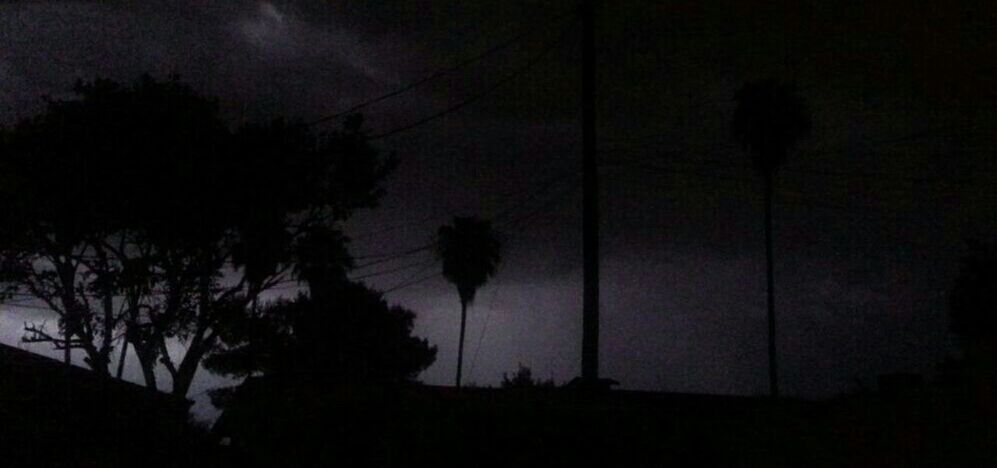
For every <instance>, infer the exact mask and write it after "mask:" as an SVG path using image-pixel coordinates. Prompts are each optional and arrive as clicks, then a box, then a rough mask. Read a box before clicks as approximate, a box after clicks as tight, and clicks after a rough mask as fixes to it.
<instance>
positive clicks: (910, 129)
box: [0, 0, 997, 398]
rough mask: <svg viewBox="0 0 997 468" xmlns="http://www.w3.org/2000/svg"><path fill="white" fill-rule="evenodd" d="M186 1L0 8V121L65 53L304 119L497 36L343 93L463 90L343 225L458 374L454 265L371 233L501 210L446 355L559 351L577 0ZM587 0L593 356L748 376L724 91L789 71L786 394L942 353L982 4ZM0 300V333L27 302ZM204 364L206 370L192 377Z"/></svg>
mask: <svg viewBox="0 0 997 468" xmlns="http://www.w3.org/2000/svg"><path fill="white" fill-rule="evenodd" d="M201 3H202V2H193V1H190V2H188V1H170V2H165V1H150V2H140V3H135V2H120V5H118V4H116V2H102V3H101V4H96V3H88V2H24V3H14V4H11V3H6V4H4V5H2V6H0V119H2V122H3V123H4V124H9V123H11V122H13V121H15V120H16V119H18V118H22V117H26V116H29V115H32V114H33V113H36V112H38V111H40V110H41V109H42V108H43V106H44V101H43V100H42V99H41V96H45V95H48V96H53V97H64V96H66V91H67V90H68V89H69V88H70V86H71V85H72V83H73V81H74V80H76V79H78V78H83V79H92V78H93V77H95V76H102V77H109V78H113V79H117V80H122V81H131V80H134V79H135V78H136V77H137V76H138V75H139V74H141V73H143V72H148V73H150V74H152V75H153V76H156V77H166V76H168V75H170V74H178V75H180V77H181V79H182V80H183V81H185V82H188V83H190V84H191V85H193V86H194V87H195V88H196V89H198V90H200V91H202V92H204V93H206V94H209V95H213V96H217V97H219V98H220V100H221V102H222V105H223V109H224V112H225V114H226V116H227V117H228V118H229V119H230V120H232V121H233V122H239V121H245V120H258V119H262V118H267V117H269V116H272V115H274V114H282V115H285V116H288V117H292V118H301V119H304V120H306V121H313V120H316V119H318V118H320V117H323V116H327V115H330V114H335V113H337V112H340V111H343V110H345V109H348V108H350V107H351V106H353V105H355V104H358V103H362V102H364V101H366V100H369V99H371V98H375V97H377V96H380V95H383V94H385V93H388V92H391V91H393V90H396V89H399V88H400V87H403V86H405V85H407V84H409V83H412V82H415V81H417V80H420V79H421V78H423V77H426V76H429V75H432V74H434V73H436V72H438V71H439V70H443V69H447V68H450V67H453V66H454V65H455V64H458V63H462V62H464V61H466V60H467V59H470V58H472V57H474V56H476V55H477V54H479V53H481V52H482V51H485V50H488V49H489V48H491V47H493V46H495V45H496V44H503V43H508V46H506V47H504V48H500V49H499V50H497V51H494V52H493V53H490V54H488V55H487V56H486V57H484V58H482V59H481V60H478V61H474V62H473V63H468V64H466V65H465V66H462V67H459V69H457V70H454V71H452V72H449V73H446V74H443V75H442V76H439V77H438V78H436V79H433V80H430V81H428V82H426V83H424V84H422V85H420V86H417V87H415V88H412V89H410V90H408V91H406V92H404V93H401V94H399V95H398V96H396V97H393V98H390V99H386V100H383V101H381V102H378V103H375V104H372V105H370V106H367V107H365V108H364V109H363V112H364V113H365V114H366V116H367V126H368V128H369V129H370V132H371V134H372V135H379V134H383V133H385V132H390V131H391V130H393V129H398V128H400V127H404V126H408V124H411V123H415V122H418V121H420V120H422V119H424V118H426V117H429V116H432V115H434V114H436V113H439V112H441V111H444V110H445V109H448V108H450V107H451V106H454V105H457V104H460V103H462V102H464V101H466V100H468V99H473V100H474V101H473V102H472V103H471V104H469V105H466V106H464V107H461V108H460V109H458V110H456V111H454V112H450V113H446V114H445V115H443V116H442V117H440V118H437V119H433V120H430V121H428V122H426V123H423V124H420V125H417V126H415V127H413V128H411V129H409V130H406V131H403V132H398V133H393V134H391V135H388V136H386V137H383V138H379V139H377V140H376V145H377V146H378V147H379V148H381V149H383V150H384V151H386V152H389V151H396V152H397V154H398V157H399V159H400V161H401V166H400V167H399V169H398V171H397V172H396V173H395V174H394V175H393V176H392V177H391V178H390V179H389V180H388V182H387V185H386V188H387V190H388V193H387V196H386V197H385V198H384V199H383V203H382V206H381V207H380V208H378V209H376V210H373V211H368V212H364V213H361V214H360V215H359V216H357V217H356V218H354V219H352V220H350V221H349V223H348V225H347V231H348V232H349V233H350V234H351V236H352V238H353V243H352V247H351V248H352V251H353V253H354V254H355V255H357V256H358V257H359V260H358V263H359V264H364V263H371V262H373V261H377V260H385V261H382V262H378V263H376V264H374V265H370V266H368V267H366V268H363V269H360V270H357V271H356V272H355V274H354V276H355V277H358V278H359V277H365V279H364V280H365V281H367V282H368V283H369V284H371V285H374V286H376V287H378V288H380V289H382V290H391V292H389V293H388V296H387V297H388V298H389V300H390V301H392V302H396V303H399V304H403V305H405V306H407V307H409V308H411V309H413V310H415V311H416V312H417V313H418V319H417V325H416V333H417V334H419V335H421V336H424V337H427V338H428V339H429V340H430V341H431V342H432V343H433V344H435V345H437V346H438V347H439V353H438V358H437V362H436V364H434V365H433V366H432V367H431V368H429V369H428V370H427V371H426V372H425V373H424V374H423V375H422V376H421V378H422V380H423V381H424V382H427V383H434V384H450V383H452V379H453V371H454V366H455V360H456V342H457V329H458V327H459V302H458V300H457V294H456V290H455V288H453V287H451V286H450V285H448V284H447V283H446V282H445V281H444V280H443V279H442V278H441V277H440V276H438V275H437V276H433V274H434V273H438V272H439V271H440V266H439V264H438V263H435V262H434V261H433V256H432V251H430V250H425V249H423V250H419V251H417V252H415V253H413V254H410V255H401V256H396V255H390V254H394V253H398V252H405V251H408V250H410V249H414V248H416V247H420V246H423V245H425V244H426V243H427V242H429V241H431V240H432V237H433V236H434V234H435V231H436V228H437V227H438V226H439V225H441V224H442V223H445V222H447V221H448V220H449V219H450V218H451V217H452V216H453V215H469V214H478V215H481V216H485V217H490V218H493V219H494V220H495V224H496V226H497V227H498V229H499V230H500V231H501V232H502V234H503V239H504V241H505V252H504V259H503V262H502V264H501V266H500V269H499V273H498V275H497V276H496V277H495V278H494V279H493V280H492V281H491V282H490V283H488V285H486V286H485V287H484V288H483V289H482V290H481V291H479V293H478V295H477V300H476V302H475V303H474V306H473V308H472V309H471V311H470V313H469V319H468V327H469V328H468V335H467V336H468V338H467V344H466V353H465V359H466V361H465V367H464V369H465V377H464V379H465V382H475V383H478V384H481V385H488V384H491V385H494V384H496V383H497V382H498V381H499V380H500V379H501V376H502V373H503V372H512V371H514V370H515V369H516V365H517V363H522V364H523V365H527V366H530V367H531V368H532V369H533V371H534V375H536V376H539V377H542V378H547V377H553V378H554V379H555V380H556V381H558V382H564V381H567V380H570V379H571V378H572V377H575V376H577V375H578V374H579V365H580V349H581V297H582V296H581V263H582V262H581V196H580V185H581V184H580V178H579V177H577V176H578V174H579V171H580V169H581V144H580V140H579V139H580V125H579V117H580V102H579V97H580V86H581V80H580V48H579V27H578V23H577V21H574V20H573V18H572V17H570V16H567V17H566V16H565V14H566V13H568V12H570V11H571V9H572V6H573V4H574V2H572V1H556V2H536V1H526V0H522V1H513V2H499V1H494V2H485V1H481V2H471V1H458V0H434V1H432V2H430V1H412V0H404V1H383V2H345V1H344V2H334V1H305V0H300V1H285V2H277V1H275V2H259V1H236V0H229V1H218V2H211V3H212V6H210V7H204V6H201ZM604 3H605V5H604V7H603V8H602V10H601V12H600V17H599V20H598V21H599V27H598V31H597V43H598V48H599V50H598V73H597V87H598V88H597V89H598V91H597V99H598V117H597V118H598V131H599V147H600V158H601V161H602V163H603V165H604V167H603V168H602V170H601V172H600V174H601V177H602V179H601V184H602V193H601V196H602V212H603V218H602V239H601V245H602V266H603V268H602V294H603V302H602V333H601V337H602V342H601V346H602V347H601V357H602V360H601V374H602V375H603V376H605V377H610V378H613V379H616V380H618V381H620V382H621V386H622V387H623V388H631V389H647V390H667V391H683V392H687V391H688V392H707V393H732V394H752V395H753V394H762V393H764V392H765V391H766V390H767V367H766V366H767V356H766V322H765V278H764V272H765V263H764V260H765V258H764V243H763V222H762V204H761V181H760V180H759V178H758V177H757V176H756V175H755V173H754V172H753V170H752V169H751V167H750V165H749V164H748V156H747V154H746V152H745V151H743V150H742V149H741V148H739V147H738V146H737V145H736V144H735V143H734V142H733V141H732V138H731V132H730V119H731V116H732V114H733V109H734V101H733V95H734V92H735V90H736V89H737V88H738V87H739V86H740V85H741V84H743V83H744V82H746V81H750V80H756V79H760V78H766V77H776V78H779V79H782V80H785V81H791V82H795V83H796V85H797V89H798V92H799V94H800V95H801V96H802V97H803V98H804V99H805V100H806V101H807V103H808V106H809V108H810V109H811V112H812V114H813V116H812V118H813V124H814V128H813V131H812V133H811V136H810V137H809V138H808V139H807V140H806V141H805V142H804V143H803V144H802V145H801V146H799V147H798V149H797V150H796V151H794V152H792V153H791V155H790V158H789V160H788V162H787V164H786V165H785V166H784V167H783V168H782V169H781V170H780V172H779V174H778V176H777V189H776V202H775V203H776V205H775V261H776V263H775V276H776V278H775V280H776V288H777V289H776V301H777V302H776V306H777V314H778V319H779V332H780V336H779V353H780V354H779V356H780V374H781V375H780V377H781V387H782V388H783V392H784V393H785V394H788V395H792V396H801V397H809V398H817V397H827V396H832V395H835V394H838V393H840V392H843V391H847V390H849V389H854V388H856V387H857V386H859V385H871V384H872V383H873V382H874V379H875V376H876V375H878V374H881V373H887V372H919V373H924V374H929V375H930V373H931V372H933V370H934V368H935V366H936V365H937V364H938V363H939V362H940V361H941V360H942V359H943V358H944V357H945V356H948V355H953V354H954V353H955V352H956V346H955V345H956V343H955V340H954V339H953V338H952V337H951V336H950V335H949V333H948V331H947V328H948V322H947V317H946V294H947V291H948V290H949V288H950V287H951V285H952V281H953V278H954V275H955V272H956V268H957V261H958V257H959V256H960V255H961V254H962V253H963V252H964V249H965V247H964V242H963V240H964V239H966V238H977V239H988V238H990V239H992V238H993V237H994V235H993V234H994V233H995V232H997V196H995V193H994V183H995V181H997V156H995V154H994V153H995V151H994V149H993V148H995V147H997V146H995V144H997V132H994V131H993V130H992V128H994V124H995V123H997V112H995V110H997V107H995V104H997V81H995V79H997V59H995V57H997V27H994V25H995V24H997V3H995V2H992V1H964V2H928V3H930V4H924V2H914V1H906V2H901V1H887V2H862V1H853V0H842V1H819V2H818V1H794V2H779V1H774V2H773V1H767V2H744V1H723V2H721V1H696V2H688V4H683V2H653V1H647V2H639V1H621V2H604ZM753 3H757V4H759V5H749V4H753ZM873 3H875V5H872V4H873ZM761 4H764V5H761ZM517 37H518V39H517V40H514V41H512V42H508V41H510V40H511V39H513V38H517ZM509 76H515V78H512V79H511V81H509V82H507V83H505V84H504V85H502V86H500V87H498V88H495V85H496V83H499V82H501V81H502V80H506V77H509ZM483 93H484V94H483ZM322 125H326V126H330V125H335V121H334V120H333V121H332V122H329V123H326V124H322ZM325 128H331V127H325ZM385 255H388V256H387V257H382V256H385ZM401 286H405V287H401ZM395 288H397V289H395ZM293 292H294V291H293V290H291V289H288V290H282V291H277V293H293ZM4 310H5V312H4V313H2V314H0V339H2V341H3V342H6V343H14V342H16V341H17V340H18V338H19V337H20V335H21V326H22V322H23V321H24V320H26V319H28V318H30V317H31V316H39V313H40V312H38V311H36V310H30V309H15V308H10V307H6V308H4ZM30 349H33V350H36V351H39V352H45V351H46V350H45V349H43V348H42V347H31V348H30ZM213 382H214V380H213V378H212V377H211V376H209V375H208V374H207V373H204V374H203V375H201V380H200V382H199V383H198V384H197V387H196V388H195V391H198V389H203V388H208V387H210V386H211V385H213Z"/></svg>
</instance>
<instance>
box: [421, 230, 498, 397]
mask: <svg viewBox="0 0 997 468" xmlns="http://www.w3.org/2000/svg"><path fill="white" fill-rule="evenodd" d="M500 251H501V243H500V242H499V239H498V236H497V234H496V232H495V231H494V230H493V229H492V225H491V223H490V222H488V221H485V220H482V219H478V218H477V217H473V216H470V217H461V216H457V217H454V219H453V224H452V225H444V226H442V227H440V229H439V232H438V239H437V255H438V256H439V258H440V259H441V260H442V261H443V277H444V278H446V279H447V281H449V282H450V283H452V284H453V285H455V286H457V294H458V296H459V297H460V341H459V342H458V345H457V377H456V385H457V387H458V388H459V387H460V379H461V367H462V365H463V360H464V327H465V324H466V322H467V306H468V305H470V304H471V303H472V302H474V294H475V293H476V292H477V291H478V288H480V287H481V286H483V285H484V284H485V282H487V281H488V279H489V278H490V277H492V275H494V274H495V271H496V269H497V268H498V263H499V260H500V258H501V255H500Z"/></svg>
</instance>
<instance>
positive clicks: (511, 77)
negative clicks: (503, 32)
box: [367, 27, 571, 141]
mask: <svg viewBox="0 0 997 468" xmlns="http://www.w3.org/2000/svg"><path fill="white" fill-rule="evenodd" d="M570 29H571V28H570V27H565V28H564V30H563V31H562V32H561V33H560V34H559V35H558V37H557V38H556V39H554V40H553V41H551V42H550V43H549V44H548V45H547V46H546V47H544V48H543V50H541V51H540V53H538V54H536V55H534V56H533V57H531V58H530V60H528V61H527V62H526V63H525V64H524V65H523V66H521V67H519V68H517V69H515V70H513V71H512V72H511V73H509V74H508V75H506V76H505V77H503V78H502V79H500V80H499V81H497V82H495V83H494V84H492V85H491V86H489V87H488V88H485V89H484V90H483V91H481V92H479V93H477V94H474V95H471V96H470V97H468V98H467V99H465V100H463V101H461V102H459V103H457V104H454V105H452V106H450V107H448V108H446V109H443V110H441V111H439V112H436V113H433V114H430V115H428V116H426V117H423V118H421V119H419V120H416V121H414V122H411V123H408V124H405V125H402V126H401V127H396V128H393V129H391V130H388V131H385V132H382V133H378V134H374V135H371V136H369V137H367V140H368V141H373V140H380V139H382V138H387V137H390V136H394V135H397V134H399V133H402V132H405V131H408V130H411V129H413V128H415V127H418V126H420V125H424V124H426V123H429V122H432V121H434V120H436V119H438V118H440V117H443V116H445V115H447V114H450V113H453V112H456V111H458V110H460V109H463V108H464V107H466V106H468V105H471V104H473V103H475V102H477V101H479V100H481V99H483V98H485V97H487V96H488V95H490V94H492V93H493V92H495V91H497V90H498V89H499V88H501V87H502V86H505V85H506V84H508V83H510V82H512V81H513V80H515V79H516V78H518V77H520V76H522V75H523V74H524V73H526V72H527V71H529V70H530V69H531V68H533V67H534V66H536V64H537V63H539V62H540V59H542V58H544V56H546V55H547V54H548V53H549V52H550V51H552V50H554V48H555V47H556V46H557V45H558V44H560V43H561V41H562V39H564V37H565V36H566V35H567V32H568V31H569V30H570Z"/></svg>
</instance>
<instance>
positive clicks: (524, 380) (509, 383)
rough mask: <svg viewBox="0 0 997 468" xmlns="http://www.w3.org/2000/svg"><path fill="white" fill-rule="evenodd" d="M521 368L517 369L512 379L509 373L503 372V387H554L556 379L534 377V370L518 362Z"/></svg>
mask: <svg viewBox="0 0 997 468" xmlns="http://www.w3.org/2000/svg"><path fill="white" fill-rule="evenodd" d="M518 366H519V369H516V373H515V374H513V375H512V378H511V379H510V378H509V376H508V375H506V374H505V373H502V388H535V387H546V388H553V387H554V380H553V379H548V380H540V379H536V380H534V379H533V370H532V369H530V368H529V367H527V366H524V365H523V364H522V363H520V364H518Z"/></svg>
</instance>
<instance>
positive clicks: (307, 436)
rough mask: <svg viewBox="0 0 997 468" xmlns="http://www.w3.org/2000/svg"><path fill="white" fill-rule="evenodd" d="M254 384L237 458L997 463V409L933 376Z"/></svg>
mask: <svg viewBox="0 0 997 468" xmlns="http://www.w3.org/2000/svg"><path fill="white" fill-rule="evenodd" d="M255 391H257V392H259V393H258V394H256V395H253V396H250V397H249V398H248V399H249V400H252V401H254V402H255V404H252V405H247V406H244V407H243V411H238V412H237V411H234V410H233V411H231V412H229V413H228V414H227V415H226V417H225V418H223V420H222V421H221V422H220V424H219V426H218V428H217V429H218V433H217V435H218V436H219V437H227V439H225V441H226V442H227V443H229V444H230V445H228V446H227V447H225V451H224V454H223V455H221V456H222V457H224V458H227V459H229V462H230V463H233V465H234V466H240V465H245V466H250V465H254V466H259V465H263V466H392V467H394V466H398V467H408V466H417V467H422V466H450V465H452V464H454V463H459V464H462V465H466V466H486V467H513V466H566V465H581V466H734V467H745V466H759V467H774V466H786V467H790V466H794V467H796V466H812V467H823V466H997V450H995V447H997V437H995V436H997V431H995V425H994V424H993V422H994V419H993V418H992V414H991V417H987V416H985V415H983V414H981V413H980V411H979V408H978V406H977V403H978V399H975V398H969V397H965V398H963V397H958V398H957V397H952V396H945V395H943V394H942V393H939V392H937V391H934V390H919V391H913V392H903V393H898V394H891V395H884V394H867V395H862V396H855V397H848V398H841V399H837V400H835V401H832V402H822V403H814V402H804V401H794V400H778V401H773V400H771V399H768V398H749V397H729V396H708V395H686V394H664V393H650V392H631V391H612V392H585V391H575V390H569V389H518V390H497V389H464V390H462V391H459V392H458V391H456V390H455V389H452V388H442V387H412V388H407V389H394V390H385V389H370V388H367V389H361V388H350V389H341V390H340V391H339V392H336V393H335V394H332V395H325V396H321V397H320V396H319V395H311V396H306V395H304V394H303V392H301V391H300V390H294V391H292V392H291V393H288V394H285V395H283V396H282V394H281V392H282V390H280V389H277V388H274V387H271V388H267V387H266V386H265V385H259V386H258V388H256V389H255ZM291 394H293V395H294V397H290V395H291ZM284 396H288V397H289V398H285V397H284ZM261 402H265V403H261Z"/></svg>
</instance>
